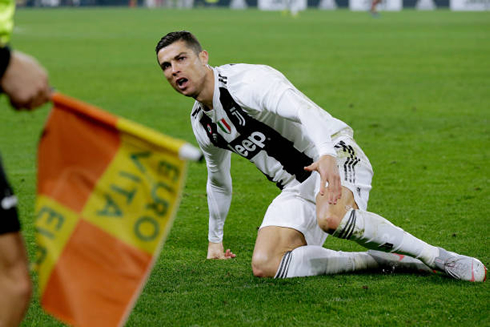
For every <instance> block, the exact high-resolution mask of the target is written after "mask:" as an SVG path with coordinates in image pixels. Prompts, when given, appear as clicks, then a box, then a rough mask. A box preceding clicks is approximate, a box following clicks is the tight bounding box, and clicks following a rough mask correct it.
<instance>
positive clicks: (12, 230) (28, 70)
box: [0, 0, 50, 327]
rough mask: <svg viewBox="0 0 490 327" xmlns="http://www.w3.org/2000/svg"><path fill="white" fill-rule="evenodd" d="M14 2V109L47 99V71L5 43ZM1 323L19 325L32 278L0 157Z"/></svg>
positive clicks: (7, 11) (10, 59)
mask: <svg viewBox="0 0 490 327" xmlns="http://www.w3.org/2000/svg"><path fill="white" fill-rule="evenodd" d="M14 11H15V2H14V1H13V0H0V87H1V90H2V92H3V93H5V94H6V95H7V97H8V98H9V100H10V103H11V105H12V106H13V107H14V108H15V109H18V110H20V109H28V110H30V109H34V108H36V107H39V106H41V105H42V104H44V103H46V102H47V101H49V99H50V87H49V83H48V77H47V73H46V71H45V70H44V68H43V67H41V66H40V65H39V64H38V63H37V61H36V60H35V59H34V58H32V57H30V56H28V55H26V54H23V53H21V52H19V51H13V50H10V48H9V47H8V46H7V44H8V42H9V40H10V35H11V33H12V29H13V15H14ZM0 192H1V193H0V326H1V327H4V326H18V325H19V324H20V323H21V321H22V319H23V317H24V315H25V313H26V311H27V308H28V306H29V301H30V297H31V281H30V276H29V268H28V260H27V253H26V249H25V245H24V241H23V238H22V235H21V233H20V223H19V218H18V215H17V198H16V197H15V195H14V193H13V191H12V188H11V187H10V185H9V183H8V181H7V178H6V175H5V172H4V169H3V167H2V163H1V158H0Z"/></svg>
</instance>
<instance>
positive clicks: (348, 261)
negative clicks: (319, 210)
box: [274, 245, 378, 278]
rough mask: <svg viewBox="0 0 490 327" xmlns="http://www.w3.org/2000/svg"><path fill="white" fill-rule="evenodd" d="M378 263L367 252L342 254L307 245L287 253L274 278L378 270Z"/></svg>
mask: <svg viewBox="0 0 490 327" xmlns="http://www.w3.org/2000/svg"><path fill="white" fill-rule="evenodd" d="M377 268H378V263H377V262H376V260H374V259H373V258H372V257H371V256H370V255H369V254H367V252H341V251H332V250H329V249H325V248H323V247H321V246H316V245H306V246H301V247H299V248H296V249H294V250H293V251H289V252H287V253H286V254H285V255H284V257H283V258H282V260H281V264H280V265H279V269H278V270H277V273H276V276H274V278H290V277H306V276H318V275H332V274H339V273H346V272H353V271H361V270H368V269H377Z"/></svg>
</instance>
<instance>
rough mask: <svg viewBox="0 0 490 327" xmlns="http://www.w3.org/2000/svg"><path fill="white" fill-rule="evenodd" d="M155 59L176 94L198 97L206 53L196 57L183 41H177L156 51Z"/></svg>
mask: <svg viewBox="0 0 490 327" xmlns="http://www.w3.org/2000/svg"><path fill="white" fill-rule="evenodd" d="M157 57H158V63H159V64H160V67H161V68H162V70H163V73H164V74H165V77H166V78H167V81H168V82H169V83H170V85H172V87H173V88H174V89H175V90H176V91H177V92H179V93H182V94H183V95H185V96H188V97H193V98H196V97H197V96H198V95H199V93H200V92H201V91H202V90H203V88H204V82H205V76H206V70H207V68H206V66H207V64H208V54H207V52H206V51H202V52H201V53H199V55H197V54H196V53H195V52H194V51H193V50H192V49H191V48H188V47H187V44H186V43H185V41H177V42H174V43H172V44H171V45H169V46H167V47H165V48H162V49H161V50H160V51H158V54H157Z"/></svg>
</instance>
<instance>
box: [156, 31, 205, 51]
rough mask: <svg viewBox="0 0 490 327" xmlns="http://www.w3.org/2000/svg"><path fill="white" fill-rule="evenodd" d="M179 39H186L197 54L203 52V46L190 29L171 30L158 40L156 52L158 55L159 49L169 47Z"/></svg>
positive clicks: (188, 45) (187, 43)
mask: <svg viewBox="0 0 490 327" xmlns="http://www.w3.org/2000/svg"><path fill="white" fill-rule="evenodd" d="M177 41H184V42H185V43H186V45H187V47H189V48H190V49H192V51H194V52H195V53H196V54H199V53H201V51H202V47H201V44H200V43H199V41H198V40H197V38H196V37H195V36H194V35H193V34H192V33H191V32H188V31H177V32H170V33H168V34H167V35H165V36H164V37H162V38H161V39H160V41H158V43H157V46H156V48H155V52H156V53H157V55H158V51H160V50H162V49H163V48H165V47H168V46H169V45H171V44H172V43H174V42H177Z"/></svg>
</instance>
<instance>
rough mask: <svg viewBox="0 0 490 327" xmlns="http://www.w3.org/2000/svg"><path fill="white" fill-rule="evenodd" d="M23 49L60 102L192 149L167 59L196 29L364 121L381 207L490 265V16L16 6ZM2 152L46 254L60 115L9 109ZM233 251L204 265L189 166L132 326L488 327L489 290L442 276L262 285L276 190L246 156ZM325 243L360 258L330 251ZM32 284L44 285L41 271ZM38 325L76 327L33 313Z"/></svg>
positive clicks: (202, 225)
mask: <svg viewBox="0 0 490 327" xmlns="http://www.w3.org/2000/svg"><path fill="white" fill-rule="evenodd" d="M16 25H17V29H16V31H15V33H14V36H13V41H12V45H13V47H14V48H17V49H19V50H22V51H25V52H27V53H30V54H33V55H34V56H35V57H37V58H38V59H39V61H41V62H42V63H43V64H44V65H45V66H46V68H47V69H48V70H49V72H50V78H51V83H52V85H53V86H54V87H56V88H57V89H58V90H60V91H62V92H64V93H66V94H68V95H70V96H74V97H78V98H80V99H82V100H84V101H87V102H90V103H93V104H95V105H98V106H100V107H102V108H104V109H106V110H108V111H111V112H113V113H116V114H118V115H121V116H124V117H126V118H129V119H133V120H135V121H137V122H139V123H143V124H145V125H148V126H150V127H153V128H155V129H158V130H160V131H162V132H165V133H168V134H170V135H172V136H175V137H179V138H183V139H186V140H188V141H190V142H192V143H194V144H195V141H194V139H193V135H192V131H191V128H190V126H189V117H188V116H189V110H190V107H191V105H192V101H191V100H190V99H186V98H184V97H181V96H179V95H178V94H177V93H176V92H175V91H173V90H171V88H170V87H169V86H168V85H167V84H166V81H165V79H164V77H163V75H162V73H161V72H160V70H159V68H158V66H157V64H156V59H155V54H154V47H155V45H156V42H157V41H158V40H159V39H160V37H161V36H162V35H164V34H165V33H167V32H169V31H171V30H178V29H188V30H191V31H193V32H194V33H195V34H196V35H197V36H198V37H199V38H200V40H201V42H202V43H203V45H204V47H205V48H206V49H207V50H208V51H209V52H210V56H211V59H210V62H211V64H212V65H220V64H224V63H229V62H248V63H264V64H268V65H271V66H273V67H275V68H277V69H279V70H281V71H283V72H284V74H285V75H286V76H288V78H289V79H290V80H291V81H292V82H293V83H294V84H295V85H296V86H297V87H298V88H299V89H301V90H302V91H303V92H304V93H305V94H307V95H308V96H309V97H310V98H312V99H313V100H314V101H315V102H317V103H318V104H319V105H321V106H322V107H323V108H325V109H326V110H327V111H329V112H330V113H331V114H332V115H334V116H335V117H338V118H340V119H342V120H344V121H345V122H347V123H348V124H350V125H351V126H352V127H353V128H354V129H355V131H356V139H357V141H358V143H359V144H360V145H361V146H362V147H363V149H364V151H365V152H366V153H367V155H368V156H369V158H370V160H371V162H372V164H373V166H374V169H375V177H374V181H373V190H372V192H371V199H370V207H369V208H370V210H371V211H374V212H377V213H380V214H382V215H383V216H385V217H387V218H389V219H390V220H391V221H392V222H393V223H395V224H397V225H399V226H401V227H402V228H405V229H406V230H408V231H410V232H411V233H412V234H414V235H416V236H418V237H420V238H422V239H424V240H426V241H427V242H430V243H432V244H435V245H439V246H443V247H446V248H447V249H450V250H453V251H458V252H461V253H464V254H468V255H472V256H476V257H478V258H480V259H481V260H482V261H483V262H484V263H485V264H487V266H488V265H489V264H490V252H489V250H490V246H489V245H490V242H489V236H488V235H489V234H490V228H489V226H490V210H489V206H488V205H489V202H490V201H489V200H490V187H489V181H490V180H489V179H490V168H489V162H490V157H489V154H490V150H489V149H490V131H489V118H490V60H489V58H490V12H482V13H462V12H461V13H459V12H458V13H453V12H449V11H447V10H438V11H434V12H417V11H411V10H406V11H403V12H400V13H383V14H382V16H381V18H380V19H372V18H371V17H370V16H369V15H367V14H366V13H358V12H356V13H353V12H349V11H346V10H338V11H335V12H328V11H325V12H324V11H313V10H312V11H307V12H304V13H301V14H300V16H299V18H297V19H293V18H291V17H285V16H281V15H280V14H279V13H275V12H259V11H256V10H248V11H229V10H224V9H221V10H218V9H216V10H212V9H210V10H205V9H201V10H194V11H186V10H180V11H179V10H144V9H138V10H129V9H126V8H118V9H115V8H104V9H77V10H71V9H55V10H18V12H17V16H16ZM1 106H2V108H1V110H2V116H1V117H2V118H1V120H0V149H1V151H2V155H3V159H4V163H5V166H6V168H7V170H8V173H9V178H10V180H11V183H12V184H13V186H14V188H15V190H16V193H17V194H18V196H19V198H20V202H21V204H20V213H21V215H22V222H23V226H24V227H23V231H24V235H25V238H26V242H27V246H28V251H29V255H30V257H31V259H32V258H33V257H34V251H35V243H34V242H35V241H34V231H33V225H34V223H33V207H34V200H35V173H36V162H35V159H36V145H37V141H38V137H39V134H40V132H41V129H42V125H43V122H44V120H45V119H46V116H47V114H48V110H49V108H48V106H45V107H44V108H41V109H40V110H37V111H35V112H32V113H16V112H14V111H13V110H10V109H9V108H8V105H7V102H6V101H4V100H2V104H1ZM232 166H233V168H232V169H233V172H232V173H233V177H234V201H233V204H232V208H231V211H230V215H229V217H228V220H227V224H226V227H225V246H227V247H230V248H231V249H232V250H233V251H234V252H235V253H237V258H236V259H235V260H233V261H226V262H224V261H207V260H206V259H205V256H206V249H207V204H206V196H205V181H206V169H205V166H204V165H202V164H201V165H200V164H191V165H190V169H189V176H188V181H187V186H186V189H185V194H184V198H183V201H182V205H181V207H180V210H179V213H178V216H177V218H176V221H175V224H174V228H173V229H172V231H171V233H170V235H169V237H168V240H167V242H166V244H165V246H164V248H163V251H162V253H161V256H160V259H159V260H158V261H157V263H156V266H155V269H154V271H153V273H152V274H151V277H150V279H149V281H148V284H147V286H146V287H145V289H144V291H143V293H142V295H141V297H140V299H139V301H138V303H137V305H136V307H135V309H134V311H133V313H132V314H131V316H130V318H129V321H128V324H127V325H128V326H252V325H253V326H387V325H395V326H397V325H408V326H429V325H430V326H490V319H489V312H490V296H489V294H490V293H489V286H488V285H489V284H488V283H485V284H470V283H464V282H457V281H453V280H449V279H446V278H442V277H439V276H419V275H409V274H402V275H382V274H357V275H352V274H350V275H338V276H320V277H313V278H302V279H291V280H271V279H258V278H255V277H253V276H252V272H251V268H250V261H251V255H252V250H253V246H254V240H255V236H256V231H257V227H258V226H259V225H260V222H261V219H262V216H263V214H264V212H265V210H266V208H267V206H268V204H269V203H270V202H271V201H272V199H273V198H274V197H275V196H276V195H277V194H278V191H277V190H276V188H275V186H274V185H272V184H271V183H268V182H267V181H266V179H265V178H264V177H263V176H262V175H261V174H260V173H259V172H258V171H256V169H255V168H254V167H252V165H250V164H248V163H247V162H246V161H244V160H242V159H241V158H237V157H236V156H235V157H234V158H233V162H232ZM326 246H327V247H331V248H333V249H340V250H344V251H354V250H355V251H357V250H361V247H360V246H358V245H356V244H353V243H350V242H346V241H340V240H337V239H333V238H330V239H328V240H327V243H326ZM33 279H34V282H35V283H36V276H35V274H33ZM23 325H24V326H57V325H61V324H59V323H57V322H56V320H54V319H53V318H51V317H50V316H48V315H46V314H45V313H44V312H43V311H42V310H41V308H40V306H39V301H38V300H37V298H34V299H33V300H32V305H31V307H30V309H29V312H28V315H27V317H26V320H25V322H24V324H23Z"/></svg>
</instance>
